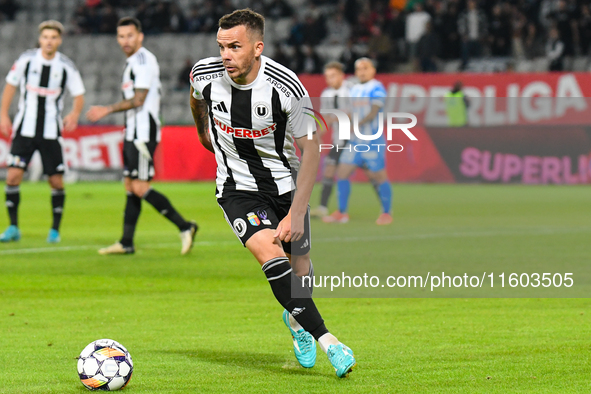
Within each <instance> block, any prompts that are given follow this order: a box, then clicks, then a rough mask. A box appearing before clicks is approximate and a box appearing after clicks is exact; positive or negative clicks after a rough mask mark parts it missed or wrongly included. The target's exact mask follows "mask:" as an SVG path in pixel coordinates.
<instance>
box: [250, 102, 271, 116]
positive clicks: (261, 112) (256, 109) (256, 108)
mask: <svg viewBox="0 0 591 394" xmlns="http://www.w3.org/2000/svg"><path fill="white" fill-rule="evenodd" d="M252 113H253V114H254V116H255V118H257V119H266V118H267V117H269V115H270V114H271V108H270V107H269V104H267V103H265V102H264V101H258V102H256V103H254V105H253V106H252Z"/></svg>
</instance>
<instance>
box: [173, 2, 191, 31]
mask: <svg viewBox="0 0 591 394" xmlns="http://www.w3.org/2000/svg"><path fill="white" fill-rule="evenodd" d="M169 13H170V22H169V24H168V26H169V29H168V31H169V32H171V33H183V32H185V31H187V21H186V20H185V15H184V14H183V11H182V10H181V9H180V7H179V6H178V4H177V3H170V6H169Z"/></svg>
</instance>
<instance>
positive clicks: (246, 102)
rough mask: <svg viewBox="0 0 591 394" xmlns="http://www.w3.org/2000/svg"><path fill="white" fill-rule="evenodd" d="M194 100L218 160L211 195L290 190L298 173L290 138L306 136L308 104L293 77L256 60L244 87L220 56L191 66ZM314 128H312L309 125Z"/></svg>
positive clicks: (265, 59)
mask: <svg viewBox="0 0 591 394" xmlns="http://www.w3.org/2000/svg"><path fill="white" fill-rule="evenodd" d="M190 79H191V86H192V87H193V89H194V92H193V97H194V98H195V99H197V100H205V101H206V102H207V105H208V108H209V121H210V122H209V123H210V130H209V131H210V137H211V140H212V144H213V147H214V150H215V156H216V161H217V165H218V166H217V176H216V186H217V187H216V188H217V193H216V196H217V197H218V198H220V197H222V196H223V194H224V192H226V191H234V190H246V191H257V192H263V193H265V194H268V195H272V196H277V195H282V194H284V193H288V192H291V191H292V190H293V189H294V188H295V185H294V183H293V180H292V175H291V173H292V171H295V172H297V171H298V169H299V159H298V157H297V156H296V150H295V146H294V143H295V139H297V138H301V137H305V136H306V135H307V132H308V122H309V119H311V118H310V117H309V116H307V115H306V114H305V112H304V111H305V109H304V108H305V107H309V108H311V106H312V104H311V101H310V97H309V96H308V92H307V91H306V89H305V88H304V86H303V85H302V83H301V82H300V80H299V79H298V77H297V76H296V74H295V73H293V72H292V71H291V70H289V69H288V68H286V67H284V66H282V65H280V64H279V63H277V62H275V61H274V60H272V59H270V58H268V57H266V56H261V68H260V70H259V73H258V74H257V77H256V78H255V80H254V81H253V82H252V83H250V84H248V85H239V84H237V83H235V82H234V81H232V79H231V78H230V77H229V76H228V73H227V72H226V71H225V68H224V66H223V64H222V59H221V57H210V58H205V59H202V60H200V61H199V62H197V63H196V64H195V66H194V67H193V69H192V71H191V75H190ZM312 129H313V130H315V126H313V127H312Z"/></svg>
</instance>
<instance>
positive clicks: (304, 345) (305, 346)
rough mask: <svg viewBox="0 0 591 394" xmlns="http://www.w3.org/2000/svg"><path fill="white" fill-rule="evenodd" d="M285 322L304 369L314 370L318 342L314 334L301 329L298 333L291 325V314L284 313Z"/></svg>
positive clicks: (297, 356)
mask: <svg viewBox="0 0 591 394" xmlns="http://www.w3.org/2000/svg"><path fill="white" fill-rule="evenodd" d="M283 322H284V323H285V325H286V326H287V328H289V332H290V333H291V337H292V338H293V352H294V353H295V356H296V358H297V359H298V361H299V363H300V365H301V366H302V367H304V368H312V367H313V366H314V364H316V341H315V340H314V337H313V336H312V334H310V333H309V332H308V331H305V330H304V329H303V328H300V329H299V330H298V331H297V332H296V331H294V330H293V328H291V325H290V324H289V312H288V311H286V310H284V311H283Z"/></svg>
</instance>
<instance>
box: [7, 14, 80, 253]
mask: <svg viewBox="0 0 591 394" xmlns="http://www.w3.org/2000/svg"><path fill="white" fill-rule="evenodd" d="M63 31H64V26H63V25H62V24H61V23H60V22H58V21H54V20H49V21H45V22H43V23H41V24H40V25H39V48H38V49H30V50H28V51H25V52H24V53H23V54H22V55H21V56H20V57H19V58H18V60H17V61H16V62H15V63H14V65H13V66H12V68H11V69H10V72H9V73H8V76H7V77H6V86H4V93H3V94H2V106H1V109H0V132H2V134H4V135H6V136H8V135H10V133H12V143H11V148H10V155H9V156H8V163H7V164H8V174H7V177H6V207H7V208H8V216H9V217H10V226H9V227H8V229H6V231H5V232H4V233H2V234H0V242H10V241H18V240H19V239H20V237H21V233H20V230H19V228H18V206H19V202H20V188H19V185H20V184H21V182H22V180H23V175H24V173H25V170H26V169H27V166H28V165H29V163H30V161H31V157H32V156H33V153H34V152H35V151H39V153H40V154H41V161H42V162H43V173H44V174H45V175H47V176H48V181H49V186H50V187H51V205H52V210H53V224H52V226H51V229H50V230H49V235H48V236H47V242H49V243H56V242H59V241H60V234H59V228H60V223H61V220H62V214H63V211H64V201H65V198H66V195H65V192H64V180H63V174H64V170H65V166H64V160H63V154H62V145H61V141H60V139H61V132H62V130H63V131H74V130H75V129H76V127H78V118H79V117H80V113H81V112H82V108H83V107H84V93H85V90H84V84H83V83H82V78H81V77H80V73H79V72H78V69H77V68H76V66H75V65H74V63H73V62H72V61H71V60H70V59H68V58H67V57H66V56H64V55H63V54H62V53H60V52H58V48H59V47H60V45H61V44H62V33H63ZM17 87H20V99H19V104H18V113H17V115H16V117H15V118H14V125H15V128H14V131H13V127H12V122H11V120H10V117H9V115H8V110H9V108H10V103H11V102H12V99H13V97H14V94H15V92H16V89H17ZM66 89H67V90H68V91H69V92H70V94H71V95H72V97H73V101H74V103H73V107H72V111H71V112H70V113H69V114H68V115H66V116H65V117H64V119H63V121H62V118H61V112H62V110H63V108H64V93H65V90H66Z"/></svg>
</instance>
